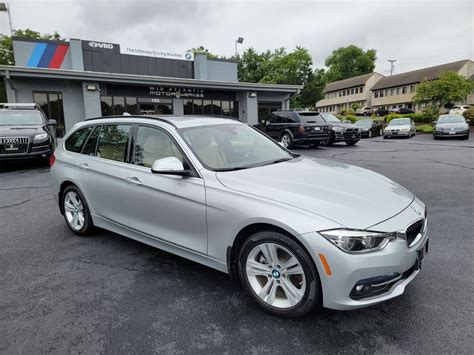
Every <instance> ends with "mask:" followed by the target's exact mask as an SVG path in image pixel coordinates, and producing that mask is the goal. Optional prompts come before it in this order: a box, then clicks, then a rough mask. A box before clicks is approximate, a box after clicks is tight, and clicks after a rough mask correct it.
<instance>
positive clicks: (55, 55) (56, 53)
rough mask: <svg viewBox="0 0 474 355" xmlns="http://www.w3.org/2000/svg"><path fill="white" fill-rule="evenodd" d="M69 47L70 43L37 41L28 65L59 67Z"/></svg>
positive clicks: (34, 66)
mask: <svg viewBox="0 0 474 355" xmlns="http://www.w3.org/2000/svg"><path fill="white" fill-rule="evenodd" d="M68 49H69V45H68V44H54V43H37V44H36V45H35V48H34V49H33V52H32V53H31V56H30V58H29V59H28V63H27V64H26V66H27V67H30V68H51V69H59V68H61V64H62V63H63V61H64V58H65V57H66V54H67V51H68Z"/></svg>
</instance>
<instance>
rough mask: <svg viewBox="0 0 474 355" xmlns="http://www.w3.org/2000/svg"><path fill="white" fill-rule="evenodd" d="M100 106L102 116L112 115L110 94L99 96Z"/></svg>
mask: <svg viewBox="0 0 474 355" xmlns="http://www.w3.org/2000/svg"><path fill="white" fill-rule="evenodd" d="M100 107H101V110H102V116H112V115H113V114H114V113H113V111H112V97H111V96H102V97H101V98H100Z"/></svg>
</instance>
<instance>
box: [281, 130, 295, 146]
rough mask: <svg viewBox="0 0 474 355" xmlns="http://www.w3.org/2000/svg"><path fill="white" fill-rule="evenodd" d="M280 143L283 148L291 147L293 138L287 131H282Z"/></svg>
mask: <svg viewBox="0 0 474 355" xmlns="http://www.w3.org/2000/svg"><path fill="white" fill-rule="evenodd" d="M281 144H282V145H283V146H284V147H285V148H291V147H292V146H293V139H292V138H291V136H290V135H289V134H288V133H283V135H282V136H281Z"/></svg>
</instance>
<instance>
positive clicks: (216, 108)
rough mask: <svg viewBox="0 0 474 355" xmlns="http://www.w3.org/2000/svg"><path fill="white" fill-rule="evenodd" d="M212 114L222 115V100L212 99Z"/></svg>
mask: <svg viewBox="0 0 474 355" xmlns="http://www.w3.org/2000/svg"><path fill="white" fill-rule="evenodd" d="M212 114H213V115H216V116H222V107H221V101H220V100H219V101H217V100H212Z"/></svg>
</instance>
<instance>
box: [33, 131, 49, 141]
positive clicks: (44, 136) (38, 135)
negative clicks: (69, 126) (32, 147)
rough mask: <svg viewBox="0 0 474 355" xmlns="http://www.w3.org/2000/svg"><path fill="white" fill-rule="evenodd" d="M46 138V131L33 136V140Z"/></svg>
mask: <svg viewBox="0 0 474 355" xmlns="http://www.w3.org/2000/svg"><path fill="white" fill-rule="evenodd" d="M47 138H48V133H40V134H37V135H36V136H35V138H34V139H33V142H38V141H44V140H45V139H47Z"/></svg>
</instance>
